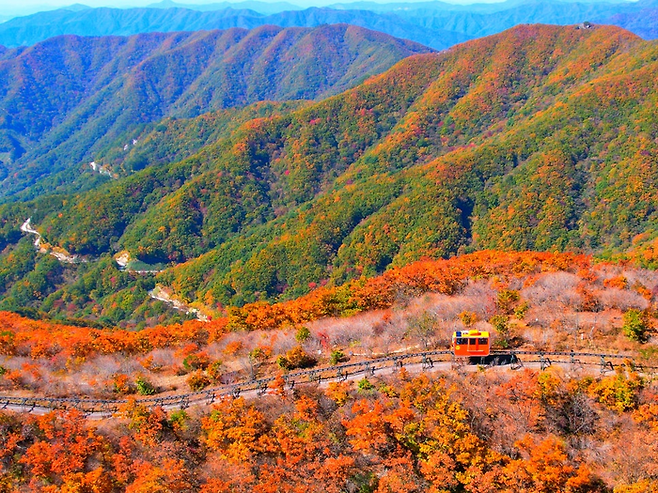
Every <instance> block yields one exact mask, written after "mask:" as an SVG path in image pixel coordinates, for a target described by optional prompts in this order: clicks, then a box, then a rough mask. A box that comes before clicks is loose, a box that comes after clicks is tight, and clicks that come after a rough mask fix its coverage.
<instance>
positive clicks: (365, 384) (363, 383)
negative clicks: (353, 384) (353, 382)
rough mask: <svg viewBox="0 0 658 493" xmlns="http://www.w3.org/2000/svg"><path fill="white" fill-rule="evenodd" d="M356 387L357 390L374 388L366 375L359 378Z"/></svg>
mask: <svg viewBox="0 0 658 493" xmlns="http://www.w3.org/2000/svg"><path fill="white" fill-rule="evenodd" d="M357 387H358V388H359V390H361V391H364V392H366V391H368V390H373V389H374V388H375V386H374V385H373V384H372V383H371V382H370V380H368V379H367V378H366V377H363V378H362V379H361V380H359V383H358V384H357Z"/></svg>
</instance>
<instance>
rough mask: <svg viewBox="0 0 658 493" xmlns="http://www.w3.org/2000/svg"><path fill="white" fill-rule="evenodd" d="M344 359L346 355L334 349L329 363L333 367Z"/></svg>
mask: <svg viewBox="0 0 658 493" xmlns="http://www.w3.org/2000/svg"><path fill="white" fill-rule="evenodd" d="M344 358H345V353H343V352H342V351H341V350H340V349H334V350H333V351H332V352H331V356H329V362H330V363H331V364H332V365H337V364H338V363H340V362H341V361H343V359H344Z"/></svg>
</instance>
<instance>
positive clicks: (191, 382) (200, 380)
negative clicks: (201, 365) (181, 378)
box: [187, 370, 211, 392]
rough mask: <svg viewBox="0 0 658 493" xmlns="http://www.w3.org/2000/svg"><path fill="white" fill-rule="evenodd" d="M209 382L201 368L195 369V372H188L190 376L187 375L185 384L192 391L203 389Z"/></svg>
mask: <svg viewBox="0 0 658 493" xmlns="http://www.w3.org/2000/svg"><path fill="white" fill-rule="evenodd" d="M210 383H211V382H210V378H209V377H208V375H206V374H205V373H204V372H203V371H201V370H196V371H195V372H193V373H190V376H189V377H187V385H188V386H189V387H190V389H191V390H192V391H194V392H196V391H197V390H202V389H205V388H206V387H207V386H208V385H210Z"/></svg>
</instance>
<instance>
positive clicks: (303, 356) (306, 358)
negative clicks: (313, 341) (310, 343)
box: [276, 346, 316, 370]
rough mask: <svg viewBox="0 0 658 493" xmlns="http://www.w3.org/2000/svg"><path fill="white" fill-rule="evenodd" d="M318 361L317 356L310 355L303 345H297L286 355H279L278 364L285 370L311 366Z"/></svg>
mask: <svg viewBox="0 0 658 493" xmlns="http://www.w3.org/2000/svg"><path fill="white" fill-rule="evenodd" d="M315 363H316V360H315V358H313V357H312V356H310V355H308V354H307V353H306V352H305V351H304V350H303V349H302V347H301V346H295V347H294V348H292V349H291V350H290V351H288V352H287V353H286V355H285V356H279V357H278V358H277V359H276V364H277V365H279V367H280V368H282V369H284V370H293V369H295V368H310V367H311V366H314V365H315Z"/></svg>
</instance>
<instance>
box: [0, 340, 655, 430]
mask: <svg viewBox="0 0 658 493" xmlns="http://www.w3.org/2000/svg"><path fill="white" fill-rule="evenodd" d="M533 358H534V359H533ZM446 363H447V364H449V365H450V366H449V368H452V369H454V370H457V371H459V370H460V369H464V368H465V367H466V362H465V361H464V360H460V359H455V358H454V357H453V354H452V351H448V350H438V351H422V352H416V353H408V354H397V355H392V356H386V357H382V358H376V359H370V360H365V361H359V362H354V363H343V364H338V365H334V366H328V367H321V368H312V369H309V370H300V371H295V372H290V373H287V374H285V375H284V376H283V378H284V381H285V385H286V387H287V388H290V389H292V388H294V387H295V385H300V384H304V383H314V382H315V383H318V384H319V383H322V382H328V381H345V380H347V379H348V378H354V377H355V376H357V375H359V374H362V375H364V376H372V375H375V373H376V372H378V371H382V370H389V371H391V370H394V369H395V368H402V367H405V366H411V365H414V366H419V367H420V369H422V370H430V369H432V368H435V365H437V366H438V364H444V365H445V364H446ZM479 363H480V364H481V365H482V366H489V367H493V366H508V367H509V368H511V369H512V370H518V369H520V368H522V367H523V366H524V365H526V364H534V365H537V364H539V368H540V369H541V370H545V369H546V368H548V367H549V366H552V365H556V364H560V365H569V366H571V367H572V368H574V369H578V368H584V367H585V366H588V367H592V366H598V367H599V371H600V372H601V374H605V373H606V372H609V371H614V369H615V368H616V367H618V366H620V365H623V366H625V367H627V368H628V369H632V370H635V371H638V372H640V373H644V374H647V373H653V370H657V369H658V367H653V366H647V365H643V364H641V363H637V362H636V361H634V358H633V357H632V356H629V355H621V354H605V353H576V352H550V351H494V352H492V353H491V355H490V356H489V357H487V358H483V360H482V361H480V362H479ZM275 378H276V377H267V378H257V379H253V380H249V381H242V382H236V383H233V384H229V385H223V386H220V387H213V388H209V389H204V390H201V391H198V392H188V393H183V394H174V395H168V396H152V397H144V398H140V399H135V402H136V403H137V404H140V405H143V406H145V407H147V408H155V407H162V408H164V409H186V408H188V407H190V406H193V405H211V404H212V403H213V402H215V401H216V400H218V399H221V398H224V397H238V396H240V395H241V394H246V393H251V394H255V395H256V396H260V395H263V394H265V393H266V392H267V391H268V389H269V385H270V384H271V383H272V382H273V381H274V380H275ZM129 402H130V401H129V400H128V399H87V398H82V397H47V396H41V397H21V396H0V410H2V409H8V410H12V411H19V412H34V413H43V412H48V411H51V410H69V409H77V410H79V411H81V412H82V413H84V414H85V415H86V416H88V417H98V418H103V417H110V416H113V415H115V414H116V413H117V412H119V411H120V409H121V407H123V406H124V405H125V404H128V403H129Z"/></svg>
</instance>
